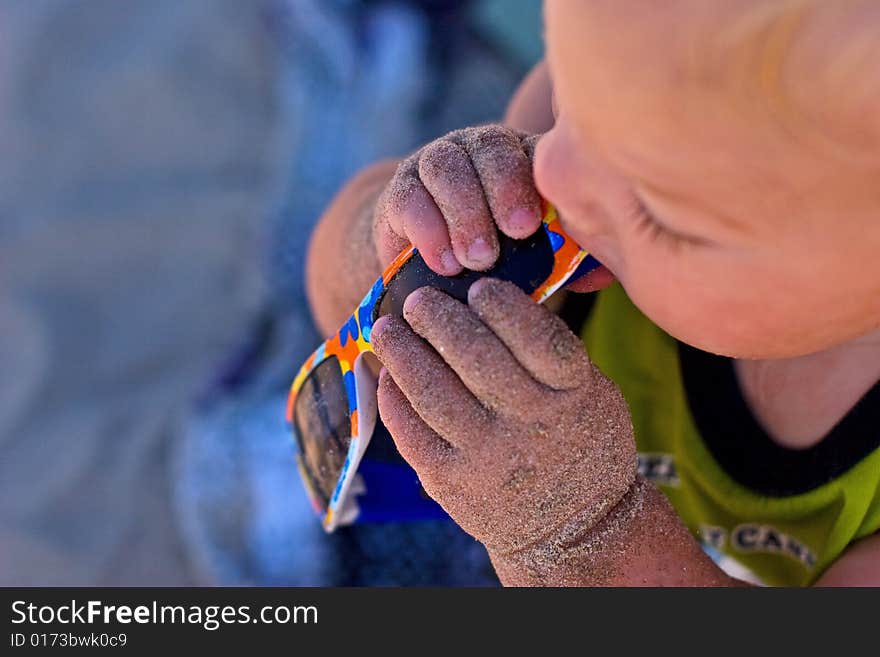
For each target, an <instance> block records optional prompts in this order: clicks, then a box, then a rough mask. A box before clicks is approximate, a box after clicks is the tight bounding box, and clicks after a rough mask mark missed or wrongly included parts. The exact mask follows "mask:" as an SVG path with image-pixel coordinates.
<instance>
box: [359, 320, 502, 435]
mask: <svg viewBox="0 0 880 657" xmlns="http://www.w3.org/2000/svg"><path fill="white" fill-rule="evenodd" d="M370 340H371V342H372V344H373V349H374V350H375V352H376V355H377V356H378V357H379V360H381V361H382V365H384V366H385V368H386V369H387V370H388V372H390V374H391V376H392V377H394V381H395V383H396V384H397V386H398V387H399V388H400V390H401V391H402V392H403V394H404V395H405V396H406V398H407V399H408V400H409V403H410V404H412V407H413V408H414V409H415V411H416V412H417V413H418V414H419V416H421V418H422V419H423V420H424V421H425V423H427V425H428V426H429V427H430V428H431V429H432V430H434V431H436V432H437V433H438V434H439V435H440V436H441V437H442V438H444V439H445V440H446V441H448V442H449V443H451V444H452V445H455V446H457V447H458V446H464V445H469V444H474V443H479V442H480V441H481V440H482V439H483V437H484V436H485V435H486V432H487V431H488V430H489V426H490V424H491V421H492V417H491V413H490V412H489V411H488V410H487V409H486V408H484V407H483V405H482V404H480V402H479V401H478V400H477V399H476V398H475V397H474V396H473V395H472V394H471V393H470V391H469V390H468V389H467V388H465V386H464V384H463V383H462V382H461V380H460V379H459V378H458V377H457V376H456V374H455V372H453V371H452V370H451V369H450V368H449V366H448V365H447V364H446V363H445V362H443V359H442V358H440V356H439V355H437V353H436V352H435V351H434V350H433V349H432V348H431V346H430V345H428V344H427V343H426V342H425V341H424V340H422V339H421V338H420V337H419V336H418V335H416V334H415V333H414V332H413V331H412V329H411V328H410V327H409V326H407V324H406V323H405V322H404V321H403V320H401V319H400V318H399V317H394V316H391V315H387V316H384V317H381V318H379V320H378V321H377V322H376V324H375V325H374V326H373V329H372V331H371V333H370Z"/></svg>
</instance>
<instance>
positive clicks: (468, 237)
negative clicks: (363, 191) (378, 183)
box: [373, 125, 541, 276]
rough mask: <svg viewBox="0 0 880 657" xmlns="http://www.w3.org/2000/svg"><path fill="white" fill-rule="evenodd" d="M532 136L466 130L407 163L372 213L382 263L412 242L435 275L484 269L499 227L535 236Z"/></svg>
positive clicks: (537, 210)
mask: <svg viewBox="0 0 880 657" xmlns="http://www.w3.org/2000/svg"><path fill="white" fill-rule="evenodd" d="M536 139H537V138H536V137H527V136H526V135H525V134H522V133H518V132H514V131H512V130H510V129H509V128H505V127H504V126H500V125H490V126H484V127H479V128H466V129H464V130H456V131H455V132H451V133H449V134H448V135H446V136H444V137H441V138H440V139H437V140H435V141H433V142H431V143H430V144H428V145H427V146H425V147H423V148H422V149H421V150H419V151H418V152H416V153H415V154H414V155H412V156H410V157H409V158H407V159H406V160H404V161H403V162H402V163H401V164H400V166H399V167H398V169H397V172H396V173H395V175H394V177H393V178H392V180H391V182H390V183H389V184H388V186H387V187H386V188H385V190H384V192H383V193H382V195H381V196H380V198H379V201H378V203H377V204H376V209H375V213H374V220H373V240H374V242H375V245H376V249H377V252H378V255H379V260H380V261H381V263H382V265H383V266H387V265H388V263H390V262H391V260H393V259H394V258H395V257H396V256H397V254H398V253H400V252H401V251H402V250H403V249H404V248H406V247H407V246H408V245H409V244H413V245H415V246H416V247H417V248H418V249H419V251H420V252H421V254H422V257H423V258H424V260H425V262H426V264H427V265H428V267H430V268H431V269H433V270H434V271H435V272H437V273H438V274H443V275H446V276H451V275H454V274H457V273H459V272H460V271H461V270H462V267H467V268H468V269H474V270H477V271H485V270H487V269H489V268H490V267H491V266H492V265H493V264H494V263H495V260H496V259H497V258H498V248H499V247H498V232H497V231H498V230H501V232H502V233H504V234H505V235H508V236H509V237H513V238H520V239H521V238H524V237H528V236H529V235H531V234H532V233H534V232H535V231H536V230H537V229H538V227H539V226H540V225H541V206H540V197H539V196H538V192H537V190H536V189H535V184H534V180H533V178H532V165H531V157H532V155H533V153H534V144H535V141H536Z"/></svg>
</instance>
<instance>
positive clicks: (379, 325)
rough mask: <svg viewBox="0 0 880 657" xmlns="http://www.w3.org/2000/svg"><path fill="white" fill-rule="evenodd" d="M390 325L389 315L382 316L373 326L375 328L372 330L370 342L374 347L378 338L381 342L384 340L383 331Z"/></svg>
mask: <svg viewBox="0 0 880 657" xmlns="http://www.w3.org/2000/svg"><path fill="white" fill-rule="evenodd" d="M387 325H388V315H382V316H381V317H380V318H379V319H377V320H376V322H375V323H374V324H373V328H372V329H370V342H372V343H373V344H374V345H375V343H376V338H377V337H378V338H379V339H380V340H381V339H382V331H384V330H385V327H386V326H387Z"/></svg>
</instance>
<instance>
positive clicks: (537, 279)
mask: <svg viewBox="0 0 880 657" xmlns="http://www.w3.org/2000/svg"><path fill="white" fill-rule="evenodd" d="M498 237H499V241H500V246H501V255H500V257H499V258H498V262H497V263H496V265H495V266H494V267H493V268H492V269H490V270H489V271H486V272H482V271H470V270H467V269H466V270H465V271H463V272H462V273H460V274H459V275H458V276H441V275H440V274H435V273H434V272H432V271H431V270H430V269H428V265H426V264H425V261H424V260H422V257H421V255H419V254H418V253H417V254H415V255H414V256H413V257H412V258H411V259H410V260H409V261H408V262H407V263H406V264H405V265H404V266H403V267H402V268H401V269H400V271H399V272H397V274H396V275H395V276H394V278H393V279H391V281H390V282H389V283H388V286H387V288H386V290H385V294H384V295H383V297H382V300H381V301H380V302H379V303H378V304H376V309H375V310H374V311H373V320H374V321H375V320H376V319H378V318H379V317H381V316H382V315H402V314H403V302H404V300H405V299H406V297H407V295H409V293H410V292H412V291H414V290H417V289H418V288H420V287H423V286H425V285H430V286H431V287H436V288H437V289H439V290H442V291H444V292H446V293H447V294H448V295H449V296H451V297H454V298H456V299H458V300H459V301H465V302H466V301H467V292H468V288H470V286H471V284H472V283H473V282H474V281H477V280H479V279H481V278H483V277H484V276H492V277H493V278H500V279H502V280H505V281H510V282H512V283H514V284H515V285H517V286H519V287H520V288H521V289H522V290H523V291H525V292H526V293H527V294H531V293H532V292H534V291H535V290H537V289H538V286H539V285H541V283H543V282H544V281H545V280H547V277H548V276H550V272H552V271H553V247H552V245H551V244H550V238H549V237H548V236H547V231H546V230H544V229H543V228H541V229H540V230H538V231H537V232H536V233H535V234H533V235H532V236H530V237H527V238H526V239H524V240H515V239H513V238H511V237H507V236H506V235H502V234H500V233H499V235H498Z"/></svg>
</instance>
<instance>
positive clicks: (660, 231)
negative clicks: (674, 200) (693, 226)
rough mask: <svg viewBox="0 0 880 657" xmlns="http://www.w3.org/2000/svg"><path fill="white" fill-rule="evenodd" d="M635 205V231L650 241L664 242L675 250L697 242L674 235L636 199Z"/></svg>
mask: <svg viewBox="0 0 880 657" xmlns="http://www.w3.org/2000/svg"><path fill="white" fill-rule="evenodd" d="M635 203H636V207H635V210H634V212H633V214H634V216H635V220H636V226H635V229H636V231H637V232H640V233H644V234H646V235H647V237H648V239H649V240H650V241H652V242H664V243H665V244H666V245H667V246H668V247H670V248H671V249H675V250H679V249H681V248H683V247H686V246H692V245H693V244H695V243H696V242H697V240H694V239H691V238H689V237H686V236H685V235H681V234H679V233H676V232H675V231H672V230H670V229H668V228H667V227H666V226H664V225H663V224H661V223H660V222H659V221H657V219H655V218H654V215H653V214H651V211H650V210H648V208H646V207H645V204H644V203H642V202H641V201H640V200H639V199H638V198H636V199H635Z"/></svg>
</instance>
